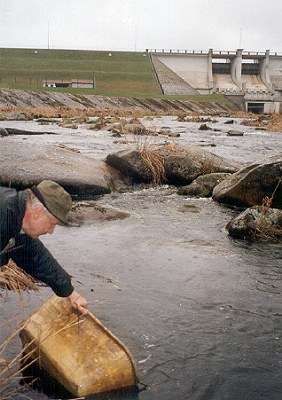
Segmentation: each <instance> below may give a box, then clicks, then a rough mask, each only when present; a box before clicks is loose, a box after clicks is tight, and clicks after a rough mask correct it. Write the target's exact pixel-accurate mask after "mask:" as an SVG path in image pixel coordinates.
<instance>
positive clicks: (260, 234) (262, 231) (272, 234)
mask: <svg viewBox="0 0 282 400" xmlns="http://www.w3.org/2000/svg"><path fill="white" fill-rule="evenodd" d="M281 182H282V180H281V179H279V181H278V183H277V185H276V187H275V189H274V191H273V193H272V195H271V197H268V196H266V197H265V198H264V199H263V201H262V205H261V206H260V207H259V212H260V217H259V218H258V220H257V223H256V226H255V236H256V237H257V238H259V239H263V240H268V239H278V238H279V237H282V226H281V227H280V226H278V225H274V226H273V225H271V224H267V223H266V222H265V221H266V219H267V214H268V212H269V209H270V208H271V207H272V203H273V199H274V196H275V194H276V192H277V190H278V188H279V186H280V184H281Z"/></svg>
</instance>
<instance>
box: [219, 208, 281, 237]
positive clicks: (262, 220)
mask: <svg viewBox="0 0 282 400" xmlns="http://www.w3.org/2000/svg"><path fill="white" fill-rule="evenodd" d="M226 229H227V230H228V232H229V235H230V236H232V237H235V238H239V239H264V240H266V239H272V238H280V237H282V211H281V210H278V209H277V208H266V207H262V206H254V207H252V208H247V210H245V211H244V212H242V213H241V214H240V215H238V216H237V217H235V218H233V219H232V220H231V221H229V222H228V224H227V225H226Z"/></svg>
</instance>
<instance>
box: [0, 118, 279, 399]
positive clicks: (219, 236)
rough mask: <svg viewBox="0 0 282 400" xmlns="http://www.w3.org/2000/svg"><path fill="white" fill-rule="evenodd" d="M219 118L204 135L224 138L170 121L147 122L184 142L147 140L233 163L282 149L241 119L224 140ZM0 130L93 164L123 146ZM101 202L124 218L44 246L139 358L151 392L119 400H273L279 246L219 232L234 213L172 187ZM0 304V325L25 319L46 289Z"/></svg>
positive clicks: (107, 137) (71, 134)
mask: <svg viewBox="0 0 282 400" xmlns="http://www.w3.org/2000/svg"><path fill="white" fill-rule="evenodd" d="M217 120H218V122H217V123H213V124H212V128H213V129H220V131H199V130H198V128H199V123H194V122H178V121H177V120H176V118H175V117H162V118H154V119H153V120H145V119H144V123H145V124H146V125H147V126H150V127H154V126H156V127H157V128H160V127H162V126H166V127H170V128H172V130H173V131H174V132H179V133H180V137H179V138H175V139H169V138H166V137H161V138H160V137H158V138H155V137H152V139H150V140H152V142H154V141H162V142H165V141H168V140H169V141H170V140H173V141H175V142H176V143H180V144H197V145H201V146H205V148H206V149H207V150H210V151H212V152H214V153H216V154H218V155H222V156H225V157H226V158H230V159H233V160H235V161H238V162H241V163H247V162H254V161H258V160H260V159H262V158H264V157H266V156H271V155H275V154H280V153H281V152H282V134H281V133H273V132H266V131H263V130H261V131H259V130H255V129H254V128H252V127H244V126H242V125H240V120H239V119H237V120H235V124H236V127H235V129H236V130H241V131H244V132H245V134H244V136H242V137H239V136H237V137H231V136H227V135H226V132H227V131H228V130H229V129H234V126H232V127H230V125H226V124H224V122H225V121H226V119H224V118H219V119H217ZM208 125H209V124H208ZM1 126H3V127H14V128H19V127H21V128H22V129H31V128H33V130H35V128H36V129H38V130H40V129H41V130H44V131H46V130H47V129H49V130H50V131H54V129H55V130H56V131H57V132H58V133H60V135H42V136H33V137H29V138H28V139H27V138H25V140H32V141H34V143H36V142H42V141H44V142H50V143H64V144H65V145H67V146H70V147H76V148H79V149H80V150H81V152H82V153H85V154H88V155H90V156H93V157H95V158H100V159H103V158H104V157H105V156H106V155H107V154H109V153H110V152H113V151H117V150H119V149H122V148H124V147H125V146H128V144H124V143H122V140H121V141H120V142H118V143H117V142H114V141H113V138H112V135H111V134H110V133H109V132H105V131H99V132H94V131H89V130H86V128H85V127H79V129H78V130H76V131H75V130H67V129H65V128H57V127H55V126H39V125H37V124H36V123H35V122H11V121H9V122H8V121H7V122H1ZM22 139H23V137H17V138H16V139H15V140H22ZM133 140H134V139H132V141H133ZM144 140H145V139H144ZM146 140H149V139H146ZM97 202H98V203H99V204H103V205H105V204H107V205H111V206H114V207H117V208H120V209H123V210H126V211H129V212H130V213H132V216H131V217H130V218H126V219H124V220H115V221H104V222H96V223H93V224H91V225H85V226H81V227H71V228H65V227H58V228H57V230H56V232H55V234H54V235H50V236H49V235H48V236H45V237H43V238H42V241H43V242H44V243H45V244H46V245H47V246H48V248H50V250H51V251H52V253H53V254H54V256H55V257H56V258H57V259H58V260H59V261H60V262H61V263H62V264H63V265H64V266H65V268H66V269H67V270H68V272H69V273H70V274H71V275H73V276H74V283H75V285H76V288H77V290H78V291H79V292H81V294H83V295H84V296H85V297H86V298H87V299H88V301H89V308H90V311H92V312H93V313H94V314H95V315H96V316H97V317H98V318H99V319H100V320H101V321H102V322H103V323H104V324H105V325H106V326H107V327H108V328H109V329H110V330H111V331H112V332H113V333H114V334H115V335H116V336H118V337H119V339H121V340H122V341H123V342H124V343H125V344H126V345H127V346H128V347H129V349H130V350H131V352H132V353H133V355H134V357H135V359H136V362H137V365H138V368H139V375H140V380H141V381H142V382H144V383H145V384H146V385H148V387H147V389H146V390H144V391H141V392H139V393H138V394H136V393H132V394H124V395H122V394H119V395H118V396H117V398H119V399H128V400H131V399H139V400H243V399H244V400H245V399H246V400H281V398H282V346H281V342H282V335H281V332H282V296H281V293H282V260H281V243H280V244H278V243H272V244H270V243H248V242H244V241H237V240H233V239H231V238H229V237H228V235H227V232H226V231H225V229H224V227H225V225H226V223H227V222H228V221H229V220H230V219H231V218H232V216H234V215H236V212H237V211H236V210H234V209H230V208H227V207H225V206H223V205H220V204H217V203H215V202H214V201H212V200H211V199H203V198H201V199H192V198H187V197H181V196H178V195H177V194H176V190H175V188H173V187H169V186H161V187H158V188H151V187H147V188H143V189H138V190H134V191H129V192H126V193H112V194H109V195H105V196H103V197H101V198H100V199H98V200H97ZM3 295H4V297H3V299H1V301H0V307H1V308H0V310H1V320H2V321H4V320H7V319H8V318H9V317H10V316H14V315H16V316H17V319H22V318H27V317H28V316H29V315H31V313H32V312H33V311H34V310H36V308H38V306H39V305H40V304H42V303H43V302H44V301H45V299H46V298H47V297H49V296H50V295H51V290H49V289H48V288H41V289H40V292H39V293H35V294H33V293H31V294H25V295H24V301H23V302H21V303H20V307H19V301H18V299H17V296H15V295H14V294H12V293H8V294H3ZM18 310H20V311H18ZM1 324H2V322H1ZM14 324H15V321H14V320H13V321H11V322H10V323H8V324H5V325H4V328H2V329H1V338H3V337H4V335H5V334H7V332H8V331H9V329H10V327H11V326H13V325H14ZM2 326H3V324H2ZM12 344H13V346H12V349H10V350H9V352H10V356H12V355H13V354H16V353H17V352H18V351H19V350H20V346H21V344H20V340H19V339H18V338H17V337H16V338H15V340H14V341H13V343H12ZM10 347H11V346H10ZM26 395H28V396H29V398H32V399H35V400H37V399H38V400H39V399H48V398H49V399H53V398H56V396H55V394H54V393H52V391H51V392H50V393H49V394H48V395H47V394H44V393H43V392H42V391H35V390H34V391H31V392H28V393H27V394H26ZM13 398H15V399H16V398H17V399H20V398H21V397H20V396H19V395H17V396H16V395H15V397H13ZM90 398H91V399H96V398H98V397H97V396H92V397H89V399H90ZM105 398H107V399H112V398H115V397H112V396H110V395H109V396H108V397H105Z"/></svg>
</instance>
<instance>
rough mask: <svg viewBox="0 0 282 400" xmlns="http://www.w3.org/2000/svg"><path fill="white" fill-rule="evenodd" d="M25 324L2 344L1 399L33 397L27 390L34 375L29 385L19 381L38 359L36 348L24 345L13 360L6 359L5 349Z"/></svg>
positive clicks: (0, 355) (0, 347)
mask: <svg viewBox="0 0 282 400" xmlns="http://www.w3.org/2000/svg"><path fill="white" fill-rule="evenodd" d="M23 326H24V325H22V324H20V326H18V328H17V329H16V330H15V331H14V332H13V333H12V334H11V335H10V336H9V337H8V338H7V339H6V340H5V341H4V342H3V343H2V344H1V345H0V399H1V400H8V399H13V398H15V396H20V397H22V398H25V399H31V398H30V397H27V395H26V391H27V389H28V387H29V386H31V385H32V384H33V383H34V380H32V377H30V378H31V383H30V384H29V385H25V386H20V385H19V383H18V381H19V379H20V378H21V374H22V373H23V372H25V370H26V369H27V368H29V367H30V366H31V365H32V364H33V363H35V362H36V361H37V360H38V359H37V358H36V357H35V356H34V354H33V353H34V350H32V351H28V346H24V347H23V349H22V352H20V353H17V354H16V355H15V356H14V357H13V358H12V360H10V361H6V359H5V351H6V350H7V348H8V347H9V346H10V345H11V343H12V341H13V340H14V339H15V337H16V336H18V335H19V333H20V331H21V329H22V328H23ZM29 346H30V344H29ZM21 392H22V393H21Z"/></svg>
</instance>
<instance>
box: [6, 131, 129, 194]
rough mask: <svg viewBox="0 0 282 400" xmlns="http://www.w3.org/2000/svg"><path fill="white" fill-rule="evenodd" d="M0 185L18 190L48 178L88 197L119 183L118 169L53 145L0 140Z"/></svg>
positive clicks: (108, 189)
mask: <svg viewBox="0 0 282 400" xmlns="http://www.w3.org/2000/svg"><path fill="white" fill-rule="evenodd" d="M0 154H1V157H0V171H1V172H0V184H1V185H3V186H4V185H8V186H12V187H17V188H19V189H22V188H25V187H29V186H31V185H32V184H37V183H39V182H40V181H41V180H42V179H51V180H54V181H56V182H58V183H59V184H61V185H62V186H63V187H64V188H65V189H66V190H68V192H69V193H70V194H71V195H72V196H73V197H77V198H91V197H95V196H97V195H101V194H104V193H109V192H110V191H111V189H112V188H113V187H114V186H116V185H117V184H119V183H120V184H121V185H122V182H121V181H120V180H119V176H118V172H117V171H115V170H114V169H113V168H110V167H109V166H108V165H107V164H105V163H104V162H103V161H100V160H99V161H98V160H95V159H93V158H90V157H86V156H84V155H82V154H79V153H76V152H74V151H70V150H68V149H67V147H65V148H61V147H59V146H56V145H42V144H36V145H35V144H34V143H32V141H16V140H14V139H13V138H10V137H6V138H2V139H1V147H0Z"/></svg>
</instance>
